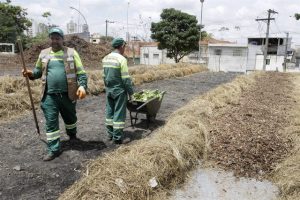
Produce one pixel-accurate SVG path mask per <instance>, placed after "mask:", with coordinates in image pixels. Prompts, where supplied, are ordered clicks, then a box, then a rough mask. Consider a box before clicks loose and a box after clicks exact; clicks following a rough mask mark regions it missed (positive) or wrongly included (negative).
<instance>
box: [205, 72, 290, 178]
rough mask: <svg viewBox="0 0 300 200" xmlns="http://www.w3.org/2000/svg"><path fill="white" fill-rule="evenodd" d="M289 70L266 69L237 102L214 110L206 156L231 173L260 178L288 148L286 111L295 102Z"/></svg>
mask: <svg viewBox="0 0 300 200" xmlns="http://www.w3.org/2000/svg"><path fill="white" fill-rule="evenodd" d="M289 76H290V75H289V74H283V73H276V72H272V73H271V72H270V73H267V74H265V75H263V76H262V77H259V78H257V80H256V83H255V84H254V85H253V86H252V87H250V88H249V89H248V90H247V91H244V92H243V94H242V97H241V99H240V101H239V103H238V104H237V105H230V106H229V107H226V108H225V109H223V110H222V109H221V110H220V111H219V112H216V113H215V116H214V117H213V120H212V124H211V127H212V129H211V130H210V132H211V135H212V140H211V147H212V152H211V154H210V159H211V160H213V161H215V162H216V163H217V164H219V165H220V166H222V167H223V168H225V169H227V170H229V171H234V172H235V175H238V176H245V177H254V178H261V177H264V176H265V175H267V174H269V172H271V171H272V170H273V169H274V167H275V166H276V165H277V164H278V163H279V162H280V161H281V160H282V159H283V158H284V157H286V155H287V153H289V151H290V149H291V142H290V141H289V140H288V138H287V136H286V135H284V134H281V131H283V130H284V128H285V127H288V126H289V120H288V117H289V111H290V110H291V109H292V108H293V105H295V102H294V100H293V98H292V97H291V93H292V90H293V83H292V82H291V80H290V79H289Z"/></svg>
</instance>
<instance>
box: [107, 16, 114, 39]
mask: <svg viewBox="0 0 300 200" xmlns="http://www.w3.org/2000/svg"><path fill="white" fill-rule="evenodd" d="M108 23H111V24H113V23H115V22H113V21H108V20H105V24H106V26H105V39H106V40H107V27H108Z"/></svg>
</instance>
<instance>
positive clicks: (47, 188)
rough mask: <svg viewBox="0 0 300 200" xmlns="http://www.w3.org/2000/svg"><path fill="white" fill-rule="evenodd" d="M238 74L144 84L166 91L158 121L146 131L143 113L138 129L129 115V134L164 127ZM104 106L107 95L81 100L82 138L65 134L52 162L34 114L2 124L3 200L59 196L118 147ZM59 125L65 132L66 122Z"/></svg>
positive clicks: (0, 181) (143, 133) (132, 136)
mask: <svg viewBox="0 0 300 200" xmlns="http://www.w3.org/2000/svg"><path fill="white" fill-rule="evenodd" d="M235 76H236V74H230V73H227V74H226V73H198V74H194V75H192V76H188V77H183V78H176V79H170V80H162V81H156V82H153V83H149V84H144V85H142V86H141V87H139V88H137V90H141V89H159V90H164V91H167V93H166V95H165V97H164V99H163V103H162V106H161V108H160V111H159V113H158V115H157V118H156V121H155V122H154V123H152V124H150V128H149V129H146V127H147V126H146V123H145V122H146V120H145V116H144V115H142V114H141V115H139V117H140V118H141V119H140V120H139V121H138V124H137V127H136V128H135V129H133V128H132V127H130V120H129V117H127V122H126V123H127V128H126V129H125V133H126V137H128V138H130V139H131V141H133V140H138V139H141V138H144V137H146V136H148V135H149V134H151V133H152V132H153V131H154V130H155V129H156V128H158V127H160V126H162V125H163V124H164V123H165V120H166V118H167V117H168V116H169V115H170V114H171V113H172V112H174V111H175V110H176V109H178V108H180V107H182V106H183V105H185V104H187V102H189V101H190V100H191V99H192V98H194V97H196V96H199V95H201V94H203V93H205V92H207V91H209V90H211V89H213V88H215V87H216V86H218V85H220V84H223V83H226V82H228V81H231V80H232V79H233V78H234V77H235ZM104 108H105V98H104V94H102V95H100V96H96V97H95V96H94V97H88V98H86V99H85V100H82V101H79V102H78V105H77V111H78V119H79V121H78V137H79V138H80V141H79V142H76V143H73V144H71V143H70V142H68V141H67V137H66V136H65V134H64V133H62V148H63V153H62V155H61V156H60V157H59V158H56V159H55V160H53V161H51V162H43V161H42V156H43V154H44V153H45V145H44V144H43V143H42V142H41V141H40V140H39V139H38V137H37V134H36V133H35V125H34V122H33V118H32V116H31V114H30V113H28V115H25V116H24V117H22V119H19V120H16V121H12V122H10V123H7V124H2V125H1V126H0V128H1V130H0V155H1V159H0V199H3V200H18V199H22V200H41V199H57V197H58V196H59V194H60V193H61V192H62V191H64V190H65V189H66V188H67V187H69V186H70V185H72V184H73V183H74V182H75V181H76V180H78V179H79V178H80V176H81V173H82V171H84V166H85V163H86V162H87V161H89V160H90V159H94V158H96V157H98V156H101V155H102V154H103V153H104V152H108V151H111V150H113V149H115V148H118V146H117V145H114V144H112V143H111V142H110V141H108V140H107V136H106V133H105V127H104ZM38 119H39V121H40V127H43V126H44V118H43V115H42V113H41V112H40V111H39V112H38ZM60 126H61V130H62V132H64V131H63V127H64V126H63V123H62V121H61V122H60ZM43 132H44V131H43ZM43 137H44V134H43Z"/></svg>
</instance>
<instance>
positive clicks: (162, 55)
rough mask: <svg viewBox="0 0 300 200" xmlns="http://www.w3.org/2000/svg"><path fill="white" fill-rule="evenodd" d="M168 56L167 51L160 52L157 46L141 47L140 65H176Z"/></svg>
mask: <svg viewBox="0 0 300 200" xmlns="http://www.w3.org/2000/svg"><path fill="white" fill-rule="evenodd" d="M146 55H148V57H146ZM166 55H167V51H166V50H159V49H158V48H157V47H156V46H143V47H141V54H140V63H141V64H143V65H159V64H166V63H175V62H174V60H173V59H169V58H167V57H166Z"/></svg>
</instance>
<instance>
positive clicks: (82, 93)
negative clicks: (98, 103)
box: [76, 86, 86, 99]
mask: <svg viewBox="0 0 300 200" xmlns="http://www.w3.org/2000/svg"><path fill="white" fill-rule="evenodd" d="M76 95H77V96H78V98H79V99H83V98H85V96H86V92H85V89H84V87H83V86H80V87H79V88H78V89H77V92H76Z"/></svg>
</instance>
